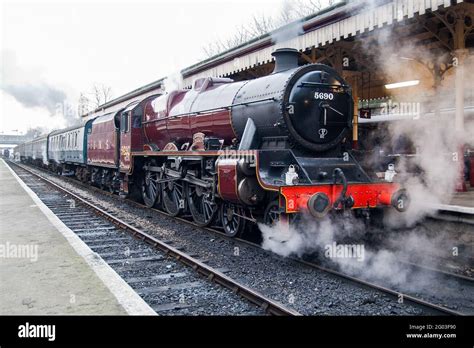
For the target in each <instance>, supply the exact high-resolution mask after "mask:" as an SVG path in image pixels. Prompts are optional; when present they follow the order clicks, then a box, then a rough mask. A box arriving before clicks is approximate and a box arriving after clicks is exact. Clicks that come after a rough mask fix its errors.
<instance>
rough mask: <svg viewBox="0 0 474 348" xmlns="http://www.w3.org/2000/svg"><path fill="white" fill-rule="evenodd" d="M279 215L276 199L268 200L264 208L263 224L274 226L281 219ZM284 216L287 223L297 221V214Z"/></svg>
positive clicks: (280, 213)
mask: <svg viewBox="0 0 474 348" xmlns="http://www.w3.org/2000/svg"><path fill="white" fill-rule="evenodd" d="M281 215H282V212H281V211H280V205H279V203H278V200H276V201H273V202H270V203H269V204H268V205H267V208H266V209H265V215H264V216H263V222H264V224H265V225H268V226H275V225H276V224H277V223H278V222H279V221H280V220H281ZM286 218H287V219H288V222H289V223H297V222H298V221H299V217H298V215H297V214H286Z"/></svg>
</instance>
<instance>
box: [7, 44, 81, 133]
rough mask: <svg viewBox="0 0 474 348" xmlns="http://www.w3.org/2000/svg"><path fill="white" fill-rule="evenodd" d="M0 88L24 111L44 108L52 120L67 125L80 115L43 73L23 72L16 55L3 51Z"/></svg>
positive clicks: (31, 70)
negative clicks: (61, 121)
mask: <svg viewBox="0 0 474 348" xmlns="http://www.w3.org/2000/svg"><path fill="white" fill-rule="evenodd" d="M1 54H2V59H3V64H2V79H1V84H0V89H1V90H2V91H4V92H5V93H7V94H8V95H10V96H12V97H13V98H14V99H15V100H16V101H17V102H19V103H20V104H21V105H22V106H24V107H25V108H42V109H45V110H47V111H48V112H49V114H50V116H51V117H60V118H62V119H63V123H64V124H65V125H66V126H69V125H72V124H74V123H77V121H78V119H77V112H76V110H75V108H74V107H73V106H72V105H71V104H70V103H68V100H67V94H66V93H65V92H64V91H62V90H61V89H59V88H58V87H55V86H53V85H52V84H50V83H49V82H48V81H46V80H45V79H43V78H42V77H41V71H38V70H35V69H30V70H27V69H23V68H21V67H20V66H19V64H18V61H17V58H16V56H15V54H14V53H12V52H8V51H2V52H1Z"/></svg>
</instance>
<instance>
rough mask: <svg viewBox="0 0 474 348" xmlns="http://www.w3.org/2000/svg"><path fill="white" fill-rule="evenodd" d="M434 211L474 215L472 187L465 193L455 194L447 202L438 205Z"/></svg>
mask: <svg viewBox="0 0 474 348" xmlns="http://www.w3.org/2000/svg"><path fill="white" fill-rule="evenodd" d="M435 207H436V209H438V210H441V211H443V212H451V213H460V214H467V215H474V187H469V186H468V189H467V191H466V192H456V193H454V195H453V197H452V198H451V200H450V201H449V202H446V203H444V204H438V205H436V206H435Z"/></svg>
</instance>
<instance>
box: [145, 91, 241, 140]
mask: <svg viewBox="0 0 474 348" xmlns="http://www.w3.org/2000/svg"><path fill="white" fill-rule="evenodd" d="M229 86H232V87H229ZM239 86H240V83H230V84H229V83H225V84H222V83H221V84H219V83H216V84H215V85H210V86H209V87H208V88H206V89H205V90H202V89H201V90H198V91H196V90H192V89H191V90H182V91H173V92H172V93H170V94H169V95H164V96H160V97H158V98H155V99H151V100H149V101H148V102H146V103H145V107H144V115H143V122H144V127H143V128H144V135H145V142H146V143H150V144H156V145H157V146H158V147H159V148H160V149H163V148H164V147H165V145H166V144H168V143H169V142H174V143H175V144H176V146H177V147H178V148H179V149H181V146H182V145H183V144H185V143H189V145H191V144H192V140H193V135H194V134H195V133H197V132H202V133H204V134H205V135H206V136H208V137H216V138H219V139H223V140H224V143H225V144H227V145H229V144H231V142H232V139H233V138H235V137H236V135H235V133H234V130H233V128H232V123H231V114H230V111H229V110H226V109H223V108H220V107H222V106H229V105H231V104H232V101H233V99H234V97H235V94H236V93H237V91H238V87H239ZM212 109H214V110H213V111H206V110H212Z"/></svg>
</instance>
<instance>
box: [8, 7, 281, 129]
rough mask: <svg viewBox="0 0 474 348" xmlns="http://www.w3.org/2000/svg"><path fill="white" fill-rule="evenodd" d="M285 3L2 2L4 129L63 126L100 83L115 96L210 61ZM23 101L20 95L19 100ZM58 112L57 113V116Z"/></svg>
mask: <svg viewBox="0 0 474 348" xmlns="http://www.w3.org/2000/svg"><path fill="white" fill-rule="evenodd" d="M282 6H283V0H194V1H192V0H187V1H186V0H154V1H143V0H142V1H131V0H126V1H123V0H122V1H109V0H96V1H91V0H85V1H84V0H82V1H80V2H79V1H65V0H63V1H22V0H15V1H9V0H0V19H1V20H0V23H1V24H0V52H1V54H0V66H1V71H0V113H1V114H0V133H2V132H3V133H4V134H16V132H15V131H17V132H19V133H23V132H25V131H26V130H27V129H28V128H33V127H37V126H40V127H44V128H48V129H53V128H59V127H61V126H63V125H64V119H63V117H62V116H60V114H66V115H74V114H75V113H76V104H77V101H78V98H79V94H80V93H81V92H90V90H91V88H92V85H93V84H94V83H97V84H104V85H106V86H110V87H111V88H112V92H113V97H118V96H120V95H122V94H125V93H127V92H128V91H131V90H133V89H136V88H138V87H141V86H143V85H145V84H147V83H150V82H153V81H155V80H157V79H159V78H162V77H166V76H169V75H172V74H175V73H176V72H177V71H179V70H181V69H183V68H185V67H187V66H189V65H192V64H194V63H196V62H199V61H200V60H202V59H204V58H206V57H205V54H204V51H203V49H202V48H203V46H205V45H206V44H207V43H209V42H211V41H213V40H216V39H218V38H225V37H226V35H229V33H232V30H233V29H234V28H235V27H237V26H239V25H241V24H244V23H246V22H248V21H249V20H250V19H251V17H252V16H253V15H256V14H261V13H265V14H268V15H274V14H276V13H277V12H278V11H279V10H280V9H281V8H282ZM19 99H20V100H19ZM54 115H55V116H54Z"/></svg>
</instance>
